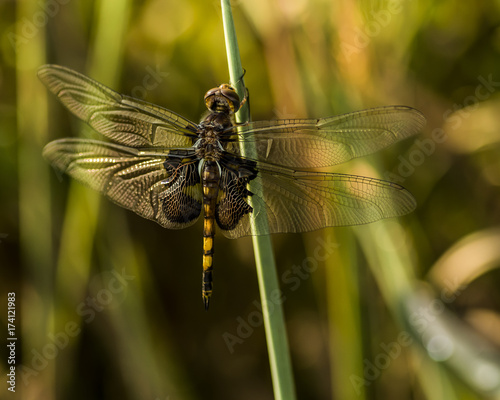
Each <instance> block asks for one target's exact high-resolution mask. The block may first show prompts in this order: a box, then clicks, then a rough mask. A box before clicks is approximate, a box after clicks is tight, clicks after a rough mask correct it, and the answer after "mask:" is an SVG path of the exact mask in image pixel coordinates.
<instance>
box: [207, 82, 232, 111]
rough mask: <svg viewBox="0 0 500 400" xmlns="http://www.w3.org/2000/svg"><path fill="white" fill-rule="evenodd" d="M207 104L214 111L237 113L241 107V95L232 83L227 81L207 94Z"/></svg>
mask: <svg viewBox="0 0 500 400" xmlns="http://www.w3.org/2000/svg"><path fill="white" fill-rule="evenodd" d="M205 104H206V106H207V108H208V109H209V110H210V111H213V112H230V113H235V112H236V111H238V110H239V109H240V97H239V96H238V94H237V93H236V90H235V89H234V88H233V87H232V86H231V85H228V84H227V83H225V84H222V85H220V86H219V87H217V88H214V89H210V90H209V91H208V92H207V93H206V94H205Z"/></svg>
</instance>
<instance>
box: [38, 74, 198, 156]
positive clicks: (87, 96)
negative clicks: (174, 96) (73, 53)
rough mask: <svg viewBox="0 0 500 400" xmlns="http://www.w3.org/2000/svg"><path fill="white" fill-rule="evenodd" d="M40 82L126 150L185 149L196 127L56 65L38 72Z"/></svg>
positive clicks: (191, 142) (77, 113)
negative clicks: (130, 148)
mask: <svg viewBox="0 0 500 400" xmlns="http://www.w3.org/2000/svg"><path fill="white" fill-rule="evenodd" d="M38 76H39V78H40V80H41V81H42V82H43V83H44V84H45V85H46V86H47V88H48V89H49V90H50V91H51V92H52V93H54V94H55V95H56V96H57V97H58V98H59V100H60V101H61V103H63V104H64V105H65V106H66V107H67V108H68V109H69V110H70V111H71V112H72V113H73V114H75V115H76V116H77V117H78V118H80V119H82V120H83V121H85V122H86V123H87V124H89V125H90V126H91V127H92V128H94V129H95V130H96V131H97V132H99V133H101V134H102V135H104V136H105V137H107V138H109V139H111V140H112V141H113V142H115V143H119V144H122V145H125V146H130V147H189V146H191V145H192V144H193V143H194V140H195V139H196V134H195V133H196V129H197V125H196V124H194V123H193V122H191V121H189V120H187V119H185V118H184V117H182V116H180V115H178V114H176V113H174V112H172V111H169V110H166V109H164V108H162V107H158V106H156V105H154V104H150V103H147V102H144V101H141V100H138V99H134V98H132V97H129V96H125V95H121V94H119V93H117V92H115V91H114V90H111V89H109V88H107V87H106V86H104V85H102V84H100V83H99V82H96V81H94V80H93V79H90V78H88V77H86V76H85V75H82V74H80V73H78V72H75V71H73V70H71V69H69V68H65V67H61V66H58V65H44V66H42V67H41V68H40V69H39V70H38Z"/></svg>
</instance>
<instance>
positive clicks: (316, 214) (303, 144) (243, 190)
mask: <svg viewBox="0 0 500 400" xmlns="http://www.w3.org/2000/svg"><path fill="white" fill-rule="evenodd" d="M38 76H39V78H40V80H41V81H42V82H43V83H44V84H45V85H46V87H47V88H48V89H49V90H50V91H51V92H52V93H53V94H55V95H56V96H57V98H58V99H59V100H60V102H61V103H62V104H63V105H64V106H65V107H66V108H67V109H68V110H69V111H70V112H72V113H73V114H74V115H75V116H76V117H78V118H79V119H81V120H83V121H84V122H86V123H87V124H88V125H89V126H90V127H92V128H93V129H94V130H95V131H97V132H98V133H99V134H101V135H102V136H103V137H104V138H105V140H93V139H82V138H64V139H59V140H55V141H52V142H50V143H48V144H47V145H46V146H45V148H44V150H43V155H44V157H45V158H46V159H47V160H48V161H49V162H50V163H51V164H52V166H53V167H54V168H55V169H56V170H58V171H60V172H63V173H66V174H68V175H69V176H71V177H72V178H74V179H76V180H77V181H79V182H81V183H83V184H85V185H87V186H88V187H90V188H92V189H94V190H97V191H99V192H101V193H102V194H103V195H104V196H106V197H107V198H108V199H110V200H111V201H113V202H114V203H116V204H118V205H120V206H122V207H124V208H126V209H129V210H132V211H134V212H135V213H137V214H138V215H140V216H142V217H144V218H147V219H150V220H153V221H155V222H157V223H158V224H160V225H161V226H162V227H164V228H168V229H182V228H186V227H188V226H191V225H193V224H194V223H195V222H196V221H197V219H198V218H199V216H200V215H201V214H202V213H203V253H202V254H203V258H202V261H203V274H202V300H203V303H204V306H205V309H208V306H209V301H210V298H211V295H212V290H213V286H212V273H213V256H214V236H215V232H216V227H218V230H220V231H221V232H222V234H223V235H224V236H226V237H228V238H231V239H235V238H240V237H243V236H248V235H268V234H274V233H288V232H308V231H313V230H317V229H321V228H325V227H333V226H350V225H359V224H366V223H371V222H374V221H378V220H380V219H383V218H390V217H398V216H402V215H405V214H407V213H409V212H411V211H413V210H414V209H415V207H416V201H415V199H414V197H413V196H412V195H411V194H410V193H409V192H408V191H407V190H406V189H405V188H403V187H402V186H400V185H398V184H396V183H393V182H387V181H384V180H380V179H375V178H370V177H364V176H357V175H347V174H341V173H332V172H322V171H318V169H324V168H328V167H331V166H334V165H337V164H341V163H344V162H346V161H348V160H351V159H354V158H357V157H361V156H365V155H368V154H372V153H375V152H377V151H379V150H381V149H384V148H385V147H387V146H389V145H391V144H393V143H396V142H398V141H400V140H403V139H406V138H409V137H411V136H413V135H415V134H417V133H418V132H419V131H420V130H421V129H422V128H423V127H424V125H425V118H424V116H423V115H422V114H421V113H420V112H419V111H417V110H416V109H413V108H411V107H406V106H388V107H379V108H372V109H367V110H363V111H356V112H351V113H348V114H343V115H337V116H333V117H328V118H316V119H275V120H269V121H254V122H250V121H248V122H245V123H240V124H237V123H236V122H235V119H234V116H235V113H236V112H237V111H238V110H239V109H240V106H241V104H242V103H243V102H244V101H245V100H246V96H245V98H244V99H243V100H241V99H240V97H239V96H238V94H237V93H236V90H235V89H234V87H233V86H231V85H229V84H223V85H220V86H218V87H216V88H213V89H210V90H209V91H208V92H206V94H205V97H204V101H205V105H206V107H207V109H208V111H207V114H206V116H205V117H203V118H202V120H201V122H200V123H198V124H197V123H194V122H192V121H190V120H188V119H186V118H184V117H182V116H181V115H179V114H177V113H175V112H173V111H170V110H167V109H165V108H162V107H160V106H157V105H154V104H151V103H148V102H146V101H143V100H140V99H136V98H133V97H130V96H126V95H123V94H119V93H117V92H115V91H114V90H112V89H110V88H108V87H106V86H104V85H102V84H100V83H99V82H96V81H95V80H93V79H91V78H89V77H87V76H85V75H82V74H80V73H78V72H76V71H73V70H71V69H69V68H66V67H62V66H57V65H44V66H42V67H41V68H40V69H39V71H38ZM245 148H246V149H247V150H245Z"/></svg>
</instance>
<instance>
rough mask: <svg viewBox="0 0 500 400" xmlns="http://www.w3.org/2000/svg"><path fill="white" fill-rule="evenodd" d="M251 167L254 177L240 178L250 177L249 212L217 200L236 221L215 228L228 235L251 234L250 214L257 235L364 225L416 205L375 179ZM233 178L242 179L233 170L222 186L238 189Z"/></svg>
mask: <svg viewBox="0 0 500 400" xmlns="http://www.w3.org/2000/svg"><path fill="white" fill-rule="evenodd" d="M257 170H258V171H259V172H258V175H257V176H256V177H255V178H252V179H249V178H244V179H246V180H247V182H246V183H248V182H249V181H250V180H251V182H250V190H251V191H252V193H251V194H250V195H249V197H250V198H251V205H252V207H253V211H252V212H248V211H246V210H244V208H242V206H241V204H239V205H238V206H233V203H232V202H231V200H230V197H227V199H226V198H223V199H221V200H222V201H221V203H220V204H219V208H220V209H225V210H226V213H229V214H230V215H232V217H231V218H226V219H228V220H232V221H237V222H236V223H233V224H228V225H227V226H221V230H222V232H223V234H224V235H225V236H227V237H229V238H238V237H241V236H247V235H252V234H254V233H253V232H252V230H251V223H250V217H251V214H254V215H253V216H254V217H255V223H256V225H257V227H258V229H259V232H258V234H264V235H265V234H271V233H285V232H308V231H313V230H316V229H320V228H325V227H328V226H348V225H360V224H367V223H370V222H374V221H378V220H380V219H383V218H390V217H397V216H401V215H405V214H407V213H409V212H411V211H413V210H414V209H415V207H416V202H415V199H414V198H413V196H412V195H411V194H410V193H409V192H408V191H407V190H405V189H404V188H403V187H402V186H400V185H397V184H395V183H391V182H386V181H383V180H379V179H374V178H366V177H362V176H354V175H345V174H334V173H320V172H316V173H315V172H303V171H292V170H288V169H285V168H280V167H274V166H262V165H259V166H258V167H257ZM238 179H239V180H241V179H242V178H237V177H236V175H235V174H233V179H232V181H231V180H229V182H228V183H226V187H225V188H224V189H223V190H225V191H229V192H231V190H229V189H228V188H229V186H230V185H233V186H239V187H241V183H242V182H239V183H235V180H238ZM233 193H234V191H233ZM239 193H240V194H241V193H243V194H244V193H245V192H244V191H242V190H240V191H239ZM243 197H245V196H243ZM227 210H229V211H227ZM242 210H243V211H242Z"/></svg>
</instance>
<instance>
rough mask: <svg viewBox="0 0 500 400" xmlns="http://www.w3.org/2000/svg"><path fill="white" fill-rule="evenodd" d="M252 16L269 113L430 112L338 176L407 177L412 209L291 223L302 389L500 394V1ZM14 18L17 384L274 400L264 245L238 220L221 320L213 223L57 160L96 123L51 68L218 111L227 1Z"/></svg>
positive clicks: (249, 81)
mask: <svg viewBox="0 0 500 400" xmlns="http://www.w3.org/2000/svg"><path fill="white" fill-rule="evenodd" d="M233 13H234V18H235V23H236V30H237V34H238V39H239V47H240V51H241V58H242V63H243V66H244V68H245V69H246V75H245V83H246V85H247V87H248V88H249V90H250V103H251V113H252V118H253V119H254V120H259V119H273V118H301V117H324V116H329V115H334V114H341V113H344V112H349V111H354V110H359V109H363V108H369V107H374V106H383V105H392V104H402V105H407V106H412V107H415V108H417V109H419V110H420V111H421V112H423V114H424V115H425V116H426V118H427V120H428V123H427V127H426V128H425V130H424V131H423V132H422V133H421V134H420V135H419V136H417V137H416V138H414V139H410V140H407V141H405V142H403V143H400V144H397V145H396V146H393V147H391V148H389V149H387V150H384V151H383V152H380V154H377V155H374V156H370V157H367V158H365V159H363V160H356V161H352V162H350V163H347V164H345V165H342V166H339V167H338V168H335V169H334V171H336V172H348V173H354V174H359V175H366V176H373V177H380V178H382V179H386V180H391V181H393V182H397V183H399V184H402V185H404V186H405V187H406V188H407V189H409V190H410V191H411V192H412V193H413V194H414V196H415V197H416V199H417V202H418V208H417V210H416V211H415V212H414V213H412V214H411V215H408V216H405V217H403V218H400V219H393V220H386V221H382V222H379V223H375V224H371V225H367V226H361V227H356V228H329V229H324V230H321V231H317V232H312V233H308V234H303V235H299V234H287V235H276V236H273V237H272V241H273V245H274V249H275V257H276V262H277V266H278V274H279V277H280V283H281V288H282V292H283V298H284V300H285V301H284V303H283V307H284V310H285V316H286V323H287V328H288V336H289V341H290V348H291V349H290V351H291V356H292V362H293V369H294V375H295V383H296V390H297V396H298V398H300V399H342V400H344V399H419V400H420V399H436V400H437V399H439V400H442V399H447V400H450V399H451V400H453V399H492V398H500V357H499V348H500V314H499V312H500V291H499V283H500V273H499V270H498V267H499V266H500V207H499V202H500V96H499V93H498V91H499V89H500V2H499V1H494V0H485V1H480V2H461V1H458V0H443V1H439V2H435V1H430V0H420V1H418V2H417V1H411V0H399V1H398V0H391V1H376V0H359V1H354V0H336V1H326V0H309V1H306V0H287V1H280V0H272V1H269V0H252V1H250V0H236V1H234V2H233ZM0 33H1V36H0V37H1V42H0V43H1V45H0V171H1V172H0V182H1V189H0V192H1V197H0V205H1V207H0V210H1V211H0V263H1V264H0V268H1V279H0V292H1V294H2V295H1V299H2V300H1V302H2V304H0V308H1V309H2V310H3V311H2V312H1V313H0V321H1V335H4V337H7V323H8V322H9V321H8V320H7V317H8V316H7V312H6V309H7V293H10V292H15V294H16V296H15V304H16V311H17V314H16V320H15V324H14V325H15V333H16V335H17V337H18V338H20V339H19V340H18V342H17V348H16V357H17V358H16V366H17V374H16V395H17V396H19V398H22V399H40V398H43V399H47V400H48V399H67V398H72V399H90V398H92V399H141V400H144V399H151V400H167V399H168V400H177V399H201V398H203V399H243V400H244V399H255V398H258V399H272V398H273V390H272V382H271V377H270V371H269V362H268V356H267V350H266V341H265V335H264V328H263V326H262V319H261V308H260V298H259V293H258V287H257V279H256V274H255V268H254V264H253V262H254V258H253V250H252V245H251V240H250V239H249V238H244V239H238V240H233V241H231V240H228V239H225V238H224V237H223V236H222V235H221V234H219V235H217V237H216V244H215V249H216V254H215V272H214V295H213V299H212V303H211V309H210V311H209V312H205V311H204V309H203V305H202V301H201V298H200V286H201V285H200V283H201V282H200V279H201V248H202V247H201V246H202V225H201V223H198V224H196V225H195V226H194V227H191V228H188V229H186V230H182V231H169V230H164V229H162V228H161V227H160V226H159V225H157V224H155V223H153V222H151V221H146V220H143V219H141V218H140V217H138V216H136V215H135V214H133V213H131V212H128V211H125V210H122V209H120V208H119V207H118V206H115V205H114V204H111V203H110V202H108V201H107V200H105V199H101V198H100V196H99V195H98V194H96V193H93V192H91V191H90V190H88V189H87V188H85V187H83V186H81V185H79V184H78V183H75V182H71V181H70V180H69V178H68V177H66V176H59V175H57V174H56V173H55V172H54V171H53V170H52V169H51V167H50V166H49V165H47V163H46V162H45V161H44V160H43V159H42V155H41V154H42V149H43V147H44V145H45V144H46V143H47V142H49V141H51V140H54V139H57V138H61V137H67V136H78V135H85V136H89V135H92V133H91V132H89V128H88V127H86V126H84V125H83V124H81V123H80V122H79V121H77V120H76V118H74V117H73V116H72V115H70V113H69V112H68V111H67V110H65V109H64V108H63V107H62V106H61V105H60V104H59V103H58V102H57V101H56V100H55V99H54V98H53V97H52V96H51V95H49V93H48V91H47V90H46V89H45V88H44V87H43V85H42V84H41V83H40V82H39V81H38V79H37V76H36V71H37V68H38V67H39V66H40V65H42V64H45V63H54V64H60V65H65V66H68V67H70V68H73V69H75V70H77V71H79V72H82V73H84V74H86V75H89V76H91V77H92V78H94V79H96V80H98V81H100V82H102V83H104V84H105V85H107V86H109V87H111V88H113V89H115V90H117V91H119V92H121V93H124V94H128V95H131V96H135V97H139V98H142V99H144V100H147V101H149V102H152V103H156V104H159V105H161V106H164V107H166V108H169V109H171V110H173V111H175V112H177V113H179V114H181V115H183V116H185V117H188V118H190V119H191V120H194V121H198V120H199V118H200V116H201V115H202V113H203V112H204V105H203V101H202V99H203V95H204V93H205V91H206V90H207V89H209V88H212V87H214V86H216V85H218V84H220V83H222V82H227V81H228V72H227V64H226V56H225V45H224V37H223V32H222V20H221V9H220V4H219V2H218V1H215V0H214V1H204V2H199V1H194V0H184V1H171V0H145V1H138V0H107V1H104V0H101V1H98V0H95V1H94V0H92V1H74V0H46V1H45V0H43V1H40V0H22V1H21V0H18V1H15V0H2V1H1V3H0ZM200 222H201V221H200ZM5 349H6V347H5V346H2V350H1V352H0V355H1V361H0V368H1V372H2V376H4V377H5V375H4V374H6V373H7V371H8V368H9V364H7V360H8V354H7V352H6V350H5ZM0 393H1V394H0V397H1V398H13V397H14V396H13V395H12V396H10V393H8V392H7V387H6V384H5V383H4V384H2V385H1V390H0ZM9 396H10V397H9Z"/></svg>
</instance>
